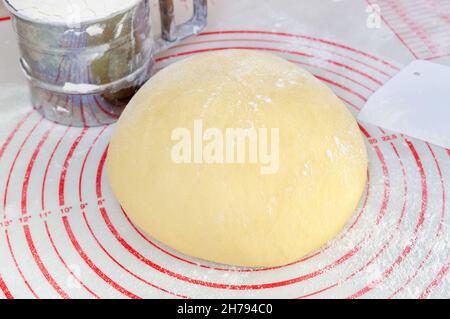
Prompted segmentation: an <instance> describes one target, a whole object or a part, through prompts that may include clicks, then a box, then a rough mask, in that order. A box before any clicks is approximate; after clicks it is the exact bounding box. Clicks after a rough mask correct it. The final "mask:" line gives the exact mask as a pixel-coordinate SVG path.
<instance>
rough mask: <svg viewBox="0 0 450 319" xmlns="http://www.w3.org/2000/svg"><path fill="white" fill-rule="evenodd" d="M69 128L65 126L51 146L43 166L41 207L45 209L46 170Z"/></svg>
mask: <svg viewBox="0 0 450 319" xmlns="http://www.w3.org/2000/svg"><path fill="white" fill-rule="evenodd" d="M69 130H70V126H68V127H67V128H66V130H65V131H64V134H63V135H62V136H61V137H60V138H59V139H58V141H57V142H56V145H55V147H54V148H53V151H52V153H51V155H50V158H49V159H48V162H47V166H46V167H45V171H44V177H43V178H42V192H41V208H42V210H45V185H46V181H47V175H48V170H49V168H50V163H51V162H52V160H53V157H54V156H55V153H56V151H57V150H58V148H59V146H60V145H61V142H62V141H63V139H64V137H65V136H66V135H67V133H68V132H69Z"/></svg>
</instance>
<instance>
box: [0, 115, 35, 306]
mask: <svg viewBox="0 0 450 319" xmlns="http://www.w3.org/2000/svg"><path fill="white" fill-rule="evenodd" d="M43 119H44V118H43V117H40V119H39V121H37V123H35V124H34V125H33V127H32V128H31V129H30V130H29V132H28V133H27V135H26V136H25V139H24V140H23V141H22V143H21V144H20V146H19V149H18V151H17V153H16V155H15V157H14V160H13V163H12V164H11V168H10V170H9V173H8V179H7V181H6V187H5V193H4V200H3V211H4V216H3V218H4V219H6V218H7V211H6V203H7V195H8V187H9V183H10V179H11V174H12V172H13V170H14V167H15V165H16V162H17V159H18V158H19V156H20V154H21V153H22V150H23V147H24V146H25V144H26V143H27V141H28V140H29V139H30V137H31V135H32V134H33V132H34V131H35V130H36V128H37V127H38V125H39V124H40V123H41V122H42V120H43ZM16 132H17V131H16ZM5 236H6V241H7V244H8V250H9V253H10V255H11V257H12V259H13V262H14V266H15V267H16V270H17V271H18V273H19V275H20V277H21V278H22V280H23V281H24V283H25V285H26V286H27V288H28V290H29V291H30V292H31V293H32V294H33V296H34V297H35V298H39V297H38V296H37V294H36V293H35V292H34V290H33V288H31V285H30V283H29V282H28V280H27V279H26V278H25V276H24V274H23V272H22V270H21V268H20V266H19V263H18V262H17V259H16V256H15V254H14V250H13V249H12V245H11V241H10V239H9V231H8V230H7V229H5Z"/></svg>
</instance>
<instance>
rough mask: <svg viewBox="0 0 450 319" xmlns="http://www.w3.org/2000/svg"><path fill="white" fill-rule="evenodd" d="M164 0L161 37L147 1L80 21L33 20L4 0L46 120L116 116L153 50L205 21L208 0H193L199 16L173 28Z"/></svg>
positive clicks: (97, 120)
mask: <svg viewBox="0 0 450 319" xmlns="http://www.w3.org/2000/svg"><path fill="white" fill-rule="evenodd" d="M160 2H161V3H160V7H161V15H162V21H163V37H164V39H163V40H162V41H155V40H154V39H153V38H152V36H151V21H150V5H149V1H148V0H142V1H139V2H137V3H136V4H135V5H134V6H132V7H131V8H127V9H126V10H124V11H121V12H116V13H115V14H114V15H112V16H109V17H106V18H103V19H98V20H91V21H81V22H77V23H72V22H67V23H46V22H42V21H34V20H31V19H29V18H28V17H26V16H23V15H21V14H20V12H18V11H17V10H15V8H14V7H12V6H11V5H10V4H9V2H8V1H7V0H5V4H6V6H7V8H8V9H9V11H10V12H11V14H12V18H13V19H12V21H13V26H14V29H15V31H16V33H17V37H18V42H19V47H20V52H21V58H20V64H21V66H22V69H23V71H24V73H25V76H26V77H27V79H28V80H29V83H30V87H31V97H32V104H33V107H34V108H35V109H37V110H38V111H39V112H40V113H41V114H42V115H43V116H44V117H46V118H47V119H49V120H52V121H54V122H57V123H60V124H65V125H71V126H98V125H103V124H109V123H113V122H115V121H116V120H117V118H118V117H119V115H120V114H121V112H122V111H123V109H124V108H125V106H126V105H127V103H128V102H129V101H130V99H131V98H132V97H133V95H134V94H135V93H136V91H137V90H138V89H139V88H140V87H141V86H142V85H143V83H144V82H146V81H147V80H148V78H149V77H150V75H151V70H152V67H153V64H154V60H153V54H154V53H155V51H156V50H159V49H160V48H161V47H162V46H164V45H167V43H168V42H171V43H173V42H176V41H178V40H180V39H182V38H184V37H186V36H189V35H192V34H194V33H196V32H198V31H199V30H201V29H202V28H203V27H204V26H205V25H206V0H195V1H194V9H195V10H194V11H195V12H194V17H193V18H192V19H191V20H190V21H188V22H187V23H186V24H185V25H182V26H175V27H174V24H173V3H172V0H161V1H160ZM189 23H190V24H191V25H189ZM165 24H166V25H165ZM188 29H189V30H188ZM181 30H182V31H183V34H181V33H180V31H181ZM177 33H178V36H177Z"/></svg>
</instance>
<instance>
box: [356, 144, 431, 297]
mask: <svg viewBox="0 0 450 319" xmlns="http://www.w3.org/2000/svg"><path fill="white" fill-rule="evenodd" d="M405 141H406V144H407V145H408V147H409V149H410V150H411V153H412V154H413V157H414V159H415V161H416V164H417V167H418V168H419V172H420V176H421V187H422V205H421V209H420V216H419V221H418V222H417V225H416V227H415V229H414V238H413V239H412V240H411V241H410V243H409V244H408V245H407V246H406V247H405V248H404V249H403V251H402V253H401V254H400V255H399V256H398V257H397V258H396V259H395V261H394V263H393V264H392V265H391V266H389V268H388V269H386V270H385V272H384V273H383V277H382V279H378V280H374V281H372V282H371V283H370V284H369V285H367V286H365V287H364V288H362V289H360V290H359V291H358V292H356V293H354V294H352V295H351V296H350V297H349V298H350V299H354V298H359V297H361V296H363V295H365V294H366V293H368V292H369V291H371V290H373V289H374V288H375V287H376V286H377V285H378V284H380V283H381V282H382V281H383V280H384V279H386V278H388V277H389V276H390V275H391V274H392V272H393V271H394V268H395V267H396V266H397V265H399V264H400V263H401V262H402V261H403V260H404V259H405V258H406V257H407V256H408V255H409V253H410V252H411V251H412V249H413V248H414V246H415V244H416V241H417V238H418V233H419V230H420V229H421V227H422V226H423V223H424V220H425V212H426V209H427V204H428V188H427V184H426V183H427V180H426V175H425V171H424V168H423V166H422V161H421V159H420V157H419V154H418V153H417V151H416V149H415V147H414V145H413V144H412V143H411V142H410V141H408V140H406V139H405Z"/></svg>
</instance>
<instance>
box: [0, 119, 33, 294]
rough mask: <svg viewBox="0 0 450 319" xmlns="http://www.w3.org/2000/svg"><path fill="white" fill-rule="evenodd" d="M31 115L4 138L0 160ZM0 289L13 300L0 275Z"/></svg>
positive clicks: (0, 149)
mask: <svg viewBox="0 0 450 319" xmlns="http://www.w3.org/2000/svg"><path fill="white" fill-rule="evenodd" d="M31 114H33V110H31V111H29V112H28V113H27V114H25V116H24V117H23V118H22V119H21V120H20V121H19V122H18V123H17V124H16V125H15V127H14V128H13V130H12V131H11V133H10V134H9V135H8V136H7V137H6V140H5V141H4V142H3V145H2V147H1V148H0V160H1V158H2V157H3V154H4V153H5V151H6V149H7V148H8V146H9V144H10V143H11V141H12V140H13V138H14V136H15V135H16V133H17V131H18V130H19V129H20V128H21V127H22V125H23V124H24V123H25V122H26V120H28V118H29V117H30V116H31ZM0 289H1V290H2V291H3V294H4V295H5V297H6V298H7V299H14V296H13V295H12V294H11V291H10V290H9V289H8V286H7V285H6V283H5V281H4V280H3V278H2V276H1V275H0Z"/></svg>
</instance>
